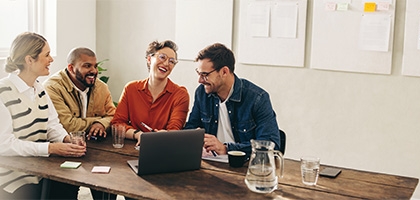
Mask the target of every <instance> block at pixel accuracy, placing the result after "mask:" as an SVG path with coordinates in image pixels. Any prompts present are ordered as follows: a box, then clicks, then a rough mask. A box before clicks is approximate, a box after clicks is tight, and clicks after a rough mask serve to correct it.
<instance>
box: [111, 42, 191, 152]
mask: <svg viewBox="0 0 420 200" xmlns="http://www.w3.org/2000/svg"><path fill="white" fill-rule="evenodd" d="M177 50H178V47H177V45H176V44H175V43H174V42H172V41H170V40H166V41H163V42H158V41H154V42H152V43H150V44H149V47H148V49H147V51H146V63H147V68H148V69H149V77H148V78H146V79H143V80H137V81H132V82H129V83H127V85H126V86H125V87H124V90H123V92H122V94H121V97H120V101H119V103H118V106H117V110H116V112H115V115H114V118H113V119H112V121H111V124H116V123H123V124H125V126H126V130H127V131H126V134H125V136H126V138H132V139H133V140H134V139H135V140H137V141H138V143H137V145H139V142H140V141H139V138H140V134H141V133H143V132H149V131H151V130H149V129H148V128H147V127H150V128H151V129H152V130H153V131H159V130H179V129H182V128H183V126H184V125H185V121H186V118H187V114H188V108H189V100H190V99H189V95H188V92H187V89H186V88H185V87H183V86H179V85H177V84H175V83H174V82H172V81H171V80H170V79H169V78H168V76H169V74H171V72H172V70H173V69H174V67H175V65H176V64H177V62H178V61H177V53H176V51H177ZM143 124H146V126H144V125H143Z"/></svg>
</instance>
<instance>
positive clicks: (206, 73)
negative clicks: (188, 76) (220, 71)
mask: <svg viewBox="0 0 420 200" xmlns="http://www.w3.org/2000/svg"><path fill="white" fill-rule="evenodd" d="M216 70H217V69H213V70H211V71H210V72H199V71H198V68H195V71H196V72H197V74H198V75H199V76H200V78H202V79H203V80H205V81H207V80H208V77H207V76H208V75H210V74H211V73H213V72H214V71H216Z"/></svg>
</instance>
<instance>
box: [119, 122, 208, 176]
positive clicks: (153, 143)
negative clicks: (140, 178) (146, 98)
mask: <svg viewBox="0 0 420 200" xmlns="http://www.w3.org/2000/svg"><path fill="white" fill-rule="evenodd" d="M140 138H141V139H140V149H139V158H138V160H128V161H127V163H128V165H129V166H130V167H131V169H133V171H134V172H135V173H136V174H137V175H145V174H157V173H168V172H179V171H189V170H197V169H199V168H200V165H201V154H202V149H203V142H204V129H188V130H177V131H168V132H146V133H142V134H141V135H140Z"/></svg>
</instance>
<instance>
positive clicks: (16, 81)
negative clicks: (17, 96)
mask: <svg viewBox="0 0 420 200" xmlns="http://www.w3.org/2000/svg"><path fill="white" fill-rule="evenodd" d="M9 80H10V81H11V82H12V83H13V85H15V87H16V89H17V90H18V91H19V93H22V92H24V91H26V90H28V89H32V87H29V86H28V85H27V84H26V83H25V81H23V80H22V79H21V78H20V77H19V76H18V75H17V74H16V73H10V74H9ZM34 88H35V90H36V91H41V89H42V88H41V87H40V85H39V83H38V80H36V81H35V83H34Z"/></svg>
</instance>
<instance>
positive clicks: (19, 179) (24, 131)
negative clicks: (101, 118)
mask: <svg viewBox="0 0 420 200" xmlns="http://www.w3.org/2000/svg"><path fill="white" fill-rule="evenodd" d="M51 62H53V58H52V57H51V55H50V47H49V45H48V42H47V40H46V39H45V38H44V37H43V36H41V35H39V34H36V33H31V32H25V33H22V34H20V35H18V36H17V37H16V38H15V40H14V41H13V43H12V46H11V48H10V56H9V57H8V58H7V61H6V65H5V71H6V72H7V73H9V76H8V77H5V78H2V79H0V119H1V120H2V126H0V156H43V157H47V156H49V155H51V154H55V155H59V156H69V157H80V156H83V155H85V152H86V147H85V146H79V145H75V144H71V143H70V138H69V135H68V134H67V132H66V131H65V130H64V128H63V126H62V125H61V124H60V123H59V120H58V115H57V112H56V110H55V108H54V106H53V104H52V102H51V100H50V98H49V96H48V95H47V93H46V92H45V90H44V88H43V87H42V85H41V84H40V83H39V82H38V81H37V78H38V77H39V76H46V75H48V74H49V73H50V72H49V66H50V64H51ZM40 181H41V178H40V177H36V176H31V175H28V174H25V173H22V172H17V171H12V170H10V169H3V168H0V186H1V188H0V199H39V198H40V194H41V192H40V191H41V183H40ZM58 185H62V184H61V183H60V184H58ZM51 187H54V182H52V183H51ZM75 195H76V198H77V191H76V194H75ZM52 198H55V197H52ZM57 198H60V197H57ZM63 198H69V199H70V198H73V196H68V197H63Z"/></svg>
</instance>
